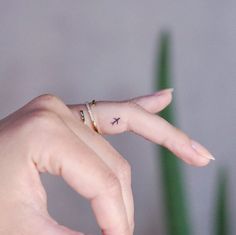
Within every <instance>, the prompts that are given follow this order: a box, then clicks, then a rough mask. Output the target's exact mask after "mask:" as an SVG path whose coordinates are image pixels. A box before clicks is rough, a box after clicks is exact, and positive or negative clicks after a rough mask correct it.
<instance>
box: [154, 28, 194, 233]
mask: <svg viewBox="0 0 236 235" xmlns="http://www.w3.org/2000/svg"><path fill="white" fill-rule="evenodd" d="M157 59H158V61H157V71H156V84H155V86H156V88H157V90H160V89H165V88H169V87H172V86H173V84H172V80H171V67H170V66H171V65H170V36H169V34H168V33H166V32H165V33H162V34H161V40H160V48H159V56H158V58H157ZM173 105H174V104H173V102H172V104H171V105H169V106H168V107H167V108H165V109H164V110H163V111H162V112H161V113H160V116H161V117H163V118H164V119H166V120H167V121H168V122H170V123H172V124H174V122H175V117H174V107H173ZM159 150H160V155H161V156H160V165H161V175H162V185H163V193H164V200H165V214H166V227H167V232H168V234H169V235H190V234H191V230H190V227H191V226H190V217H189V211H188V209H189V208H188V207H187V198H186V190H185V185H184V181H183V178H184V177H183V174H184V173H183V170H182V168H181V165H180V162H179V160H178V159H177V158H176V157H175V156H174V155H173V154H172V153H171V152H170V151H169V150H167V149H166V148H164V147H159Z"/></svg>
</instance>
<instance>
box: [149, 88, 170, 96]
mask: <svg viewBox="0 0 236 235" xmlns="http://www.w3.org/2000/svg"><path fill="white" fill-rule="evenodd" d="M173 91H174V88H167V89H164V90H160V91H157V92H154V93H153V95H157V96H159V95H163V94H166V93H168V92H169V93H172V92H173Z"/></svg>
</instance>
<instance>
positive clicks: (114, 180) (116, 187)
mask: <svg viewBox="0 0 236 235" xmlns="http://www.w3.org/2000/svg"><path fill="white" fill-rule="evenodd" d="M104 181H105V182H104V184H105V185H104V186H105V191H106V192H107V191H108V192H109V193H111V194H112V195H117V194H119V193H120V191H121V186H120V181H119V179H118V177H117V176H116V175H115V174H114V173H113V172H112V171H109V172H108V173H107V175H106V177H105V180H104Z"/></svg>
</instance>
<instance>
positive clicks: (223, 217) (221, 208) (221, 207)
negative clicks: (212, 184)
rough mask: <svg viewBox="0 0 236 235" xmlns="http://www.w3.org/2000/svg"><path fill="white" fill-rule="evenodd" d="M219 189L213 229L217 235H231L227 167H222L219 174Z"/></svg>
mask: <svg viewBox="0 0 236 235" xmlns="http://www.w3.org/2000/svg"><path fill="white" fill-rule="evenodd" d="M218 182H219V183H218V189H217V198H216V209H215V210H216V211H215V224H214V227H213V229H214V230H215V231H214V234H215V235H229V233H230V229H229V216H228V214H229V213H228V204H227V202H228V177H227V172H226V170H225V169H220V171H219V176H218Z"/></svg>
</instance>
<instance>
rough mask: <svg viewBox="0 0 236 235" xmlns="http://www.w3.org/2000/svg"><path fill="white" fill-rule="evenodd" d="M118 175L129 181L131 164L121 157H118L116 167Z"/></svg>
mask: <svg viewBox="0 0 236 235" xmlns="http://www.w3.org/2000/svg"><path fill="white" fill-rule="evenodd" d="M118 175H119V177H120V179H121V180H123V181H126V182H130V181H131V166H130V164H129V162H128V161H127V160H126V159H124V158H122V159H120V163H119V167H118Z"/></svg>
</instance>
